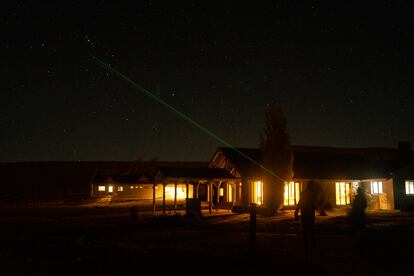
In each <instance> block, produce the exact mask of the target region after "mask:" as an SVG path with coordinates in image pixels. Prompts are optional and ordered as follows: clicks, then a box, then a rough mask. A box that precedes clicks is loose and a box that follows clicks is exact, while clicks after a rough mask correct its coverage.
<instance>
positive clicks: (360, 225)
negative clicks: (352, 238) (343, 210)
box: [351, 187, 367, 234]
mask: <svg viewBox="0 0 414 276" xmlns="http://www.w3.org/2000/svg"><path fill="white" fill-rule="evenodd" d="M366 208H367V199H366V197H365V192H364V189H363V188H362V187H358V189H357V194H356V196H355V198H354V201H353V202H352V209H351V222H352V226H353V227H354V230H355V232H356V233H357V234H360V232H361V231H364V229H365V227H366V217H365V209H366Z"/></svg>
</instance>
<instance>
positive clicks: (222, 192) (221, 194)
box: [220, 187, 224, 196]
mask: <svg viewBox="0 0 414 276" xmlns="http://www.w3.org/2000/svg"><path fill="white" fill-rule="evenodd" d="M220 196H224V188H223V187H220Z"/></svg>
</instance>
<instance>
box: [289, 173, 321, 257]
mask: <svg viewBox="0 0 414 276" xmlns="http://www.w3.org/2000/svg"><path fill="white" fill-rule="evenodd" d="M317 203H318V202H317V196H316V192H315V182H314V181H312V180H310V181H309V182H308V184H307V185H306V189H305V190H304V191H303V192H302V193H301V196H300V199H299V202H298V204H297V206H296V209H295V221H298V219H299V211H300V212H301V223H302V231H303V237H304V240H305V253H306V255H307V256H310V252H311V250H312V249H314V248H315V210H316V209H317V207H318V206H317V205H318V204H317Z"/></svg>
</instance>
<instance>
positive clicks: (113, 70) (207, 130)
mask: <svg viewBox="0 0 414 276" xmlns="http://www.w3.org/2000/svg"><path fill="white" fill-rule="evenodd" d="M91 58H92V59H93V61H95V62H96V63H97V64H98V65H100V66H102V67H103V68H104V69H106V70H108V71H109V72H111V73H113V74H114V75H116V76H117V77H119V78H120V79H122V80H124V81H126V82H127V83H129V84H130V85H132V86H133V87H134V88H135V89H137V90H138V91H140V92H142V93H144V94H145V95H147V96H148V97H150V98H151V99H153V100H155V101H156V102H158V103H159V104H161V105H162V106H164V107H166V108H167V109H169V110H170V111H173V112H174V113H175V114H176V115H178V116H179V117H181V118H182V119H184V120H185V121H187V122H189V123H190V124H192V125H193V126H194V127H196V128H198V129H200V130H201V131H203V132H204V133H205V134H207V135H209V136H210V137H212V138H214V139H215V140H217V141H218V142H220V143H221V144H223V145H225V146H227V147H229V148H231V149H232V150H233V151H235V152H236V153H238V154H240V155H241V156H243V157H244V158H246V159H247V160H249V161H251V162H253V163H254V164H255V165H257V166H259V167H260V168H262V169H264V170H265V171H266V172H268V173H270V174H271V175H273V176H274V177H276V178H278V179H279V180H281V181H284V180H283V179H282V178H281V177H280V176H278V175H277V174H275V173H274V172H272V171H271V170H269V169H268V168H266V167H265V166H263V165H262V164H260V163H259V162H257V161H256V160H254V159H253V158H251V157H250V156H248V155H247V154H245V153H243V152H241V151H240V150H238V149H237V148H236V147H234V146H233V145H232V144H230V143H229V142H227V141H225V140H224V139H222V138H220V137H219V136H217V135H216V134H214V133H213V132H211V131H210V130H209V129H207V128H205V127H203V126H202V125H200V124H199V123H198V122H196V121H194V120H193V119H192V118H190V117H189V116H188V115H186V114H184V113H183V112H181V111H179V110H178V109H176V108H175V107H173V106H172V105H170V104H169V103H167V102H166V101H164V100H163V99H161V98H159V97H157V96H156V95H154V94H153V93H151V92H150V91H148V90H147V89H145V88H144V87H142V86H140V85H139V84H138V83H136V82H135V81H133V80H131V79H130V78H128V77H127V76H125V75H124V74H122V73H121V72H119V71H118V70H116V69H115V68H113V67H112V66H111V65H109V64H107V63H105V62H104V61H102V60H100V59H99V58H97V57H96V56H94V55H91Z"/></svg>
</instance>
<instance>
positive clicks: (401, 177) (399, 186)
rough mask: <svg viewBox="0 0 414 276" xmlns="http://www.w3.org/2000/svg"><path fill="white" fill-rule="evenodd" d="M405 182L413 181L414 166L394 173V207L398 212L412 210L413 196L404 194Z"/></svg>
mask: <svg viewBox="0 0 414 276" xmlns="http://www.w3.org/2000/svg"><path fill="white" fill-rule="evenodd" d="M406 180H411V181H414V165H411V166H407V167H405V168H402V169H400V170H398V171H396V172H394V175H393V182H394V205H395V209H398V210H408V209H409V210H414V195H407V194H406V190H405V181H406Z"/></svg>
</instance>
